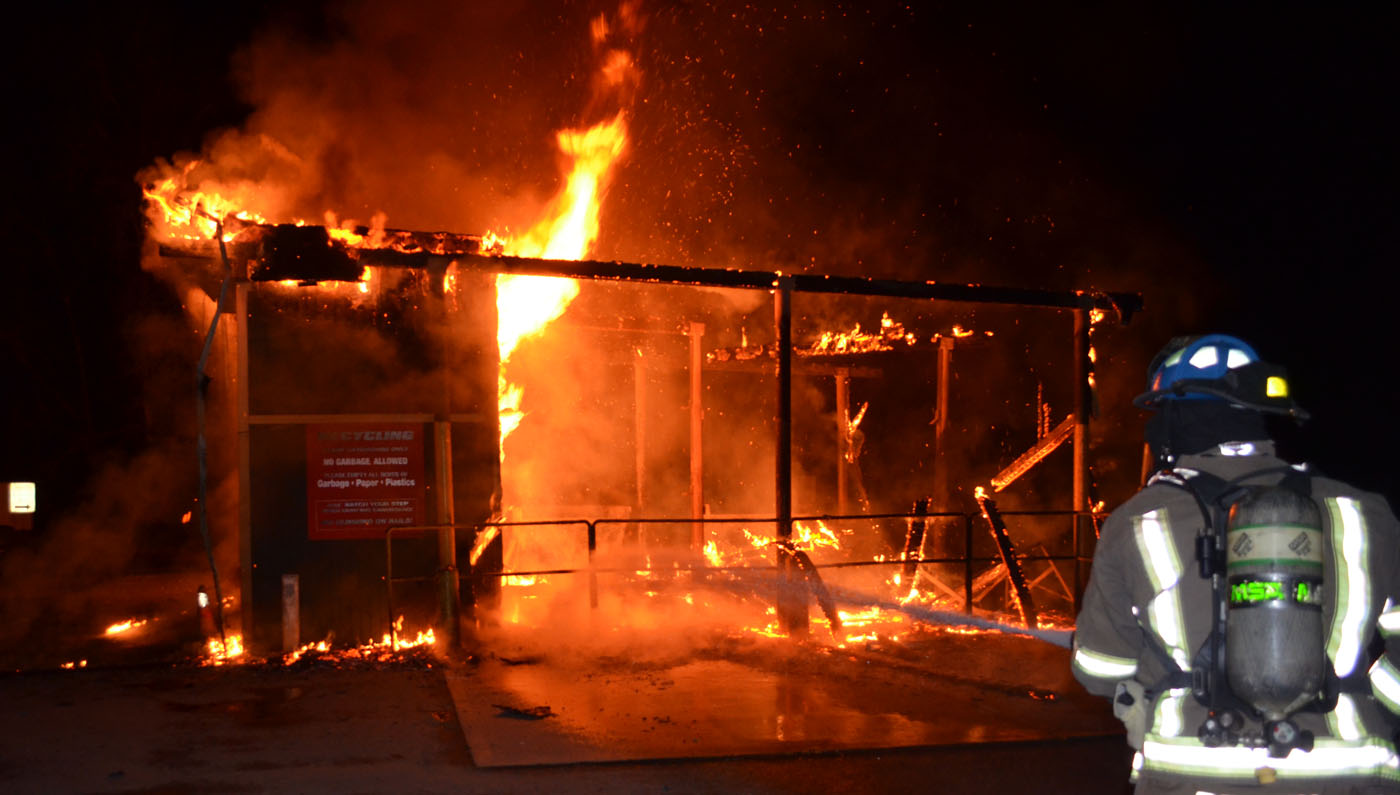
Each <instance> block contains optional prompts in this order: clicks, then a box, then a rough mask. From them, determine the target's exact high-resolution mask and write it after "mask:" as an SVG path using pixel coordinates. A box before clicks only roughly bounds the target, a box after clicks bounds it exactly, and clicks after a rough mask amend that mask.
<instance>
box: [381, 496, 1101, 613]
mask: <svg viewBox="0 0 1400 795" xmlns="http://www.w3.org/2000/svg"><path fill="white" fill-rule="evenodd" d="M1001 515H1002V516H1003V517H1008V518H1012V517H1063V518H1067V519H1069V520H1070V523H1071V532H1070V543H1071V551H1070V553H1069V554H1060V555H1052V554H1049V553H1048V552H1047V553H1044V554H1025V553H1018V554H1017V556H1016V557H1017V559H1019V560H1020V561H1021V562H1022V563H1038V562H1044V563H1049V564H1051V570H1052V571H1054V572H1055V573H1056V576H1059V573H1058V569H1056V568H1055V564H1057V563H1070V564H1072V568H1073V584H1072V585H1070V584H1069V583H1065V582H1064V580H1063V577H1061V578H1060V580H1061V584H1062V585H1063V586H1064V587H1066V589H1067V590H1070V591H1072V601H1073V603H1074V609H1075V610H1076V611H1077V610H1078V607H1079V598H1080V595H1081V591H1082V583H1081V577H1080V571H1081V569H1082V567H1083V564H1085V563H1088V562H1090V561H1091V560H1092V552H1090V553H1088V554H1086V553H1085V552H1084V551H1083V549H1082V546H1083V544H1082V536H1081V533H1080V526H1081V521H1083V520H1086V519H1087V520H1088V521H1090V522H1093V521H1094V519H1095V518H1096V517H1097V515H1096V514H1093V513H1091V512H1088V511H1001ZM891 519H900V520H905V521H910V522H912V521H918V520H922V521H929V520H939V519H942V520H958V521H959V522H960V523H961V525H962V529H963V552H962V554H961V555H956V556H946V555H944V556H938V557H924V556H923V555H922V554H920V555H919V556H918V557H915V558H908V557H905V556H897V557H894V558H891V559H871V560H851V561H834V562H826V563H822V564H820V565H818V566H816V568H818V569H850V568H861V567H870V566H905V565H909V564H914V565H916V566H917V565H924V564H933V565H954V564H960V565H961V568H962V574H963V578H962V579H963V589H962V590H963V592H962V601H963V611H964V612H966V613H969V614H970V613H972V611H973V605H974V602H975V594H974V592H973V583H974V580H975V579H976V578H975V575H974V570H975V569H977V568H979V567H983V566H986V565H987V564H997V563H999V562H1001V559H1000V558H999V557H997V556H993V555H976V554H974V552H975V547H976V537H977V531H976V529H975V527H976V525H977V523H978V522H979V521H980V520H981V519H982V516H981V514H979V513H965V512H961V511H943V512H936V513H882V514H844V515H842V514H819V515H811V516H794V517H793V518H792V521H793V524H794V525H795V524H798V523H804V522H807V523H810V522H868V521H878V520H891ZM777 523H778V519H777V518H775V517H706V518H703V519H694V518H636V519H550V520H540V521H525V522H516V521H510V522H507V521H501V522H468V523H460V524H443V525H403V526H397V527H390V528H388V530H386V531H385V534H384V566H385V570H384V586H385V600H386V602H387V604H388V609H389V627H390V635H391V638H392V637H393V636H394V634H395V632H396V630H395V627H394V623H395V620H396V619H395V615H394V612H395V611H394V596H393V586H394V583H396V582H424V581H428V580H431V579H433V578H434V577H436V576H439V575H440V574H441V572H442V569H438V570H437V571H435V572H434V573H432V574H428V575H418V576H411V577H395V576H394V573H393V568H394V553H393V540H394V535H395V534H396V533H407V532H435V533H440V532H443V531H446V530H460V529H472V530H475V531H476V532H477V533H481V532H483V531H486V530H487V529H488V528H495V529H496V530H497V531H501V530H504V529H507V528H526V527H568V526H578V527H580V528H581V529H583V530H584V531H585V532H586V534H587V543H588V559H587V564H586V565H585V567H584V568H581V569H580V568H550V569H527V570H505V569H502V570H500V571H479V570H477V568H476V567H475V566H473V565H471V564H470V563H469V564H468V567H467V568H468V573H467V574H466V575H463V574H462V571H461V568H460V567H457V577H458V581H459V583H460V581H461V580H462V579H463V577H465V578H466V579H467V580H469V581H470V582H472V583H475V582H477V581H480V580H483V579H486V578H496V579H504V578H507V577H536V576H542V575H553V574H568V575H572V574H587V575H588V577H589V584H588V593H589V605H590V607H595V608H596V607H597V606H598V575H599V574H634V573H636V572H637V571H638V569H637V568H636V567H635V566H633V567H605V568H600V567H598V566H597V565H595V556H596V554H597V551H598V530H599V528H600V527H607V526H613V525H618V526H623V527H627V526H635V527H637V528H638V529H639V530H640V528H642V527H644V526H648V525H686V526H692V525H695V524H704V525H736V524H738V525H777ZM777 543H778V541H777V540H776V539H775V540H774V541H772V542H770V543H769V546H776V545H777ZM1042 549H1043V547H1042ZM695 554H696V555H699V554H700V552H699V551H698V550H695ZM454 566H455V562H454ZM755 568H758V567H756V566H752V565H720V566H717V565H711V564H708V563H702V564H700V565H696V564H694V563H686V564H682V563H681V562H679V561H677V562H676V565H675V568H674V569H673V570H674V571H712V572H727V571H748V570H753V569H755ZM1042 579H1043V577H1042ZM1037 581H1038V580H1037Z"/></svg>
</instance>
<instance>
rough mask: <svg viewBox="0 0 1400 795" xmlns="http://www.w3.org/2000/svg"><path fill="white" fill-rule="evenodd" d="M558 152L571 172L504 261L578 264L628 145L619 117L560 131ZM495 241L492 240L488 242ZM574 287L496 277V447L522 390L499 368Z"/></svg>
mask: <svg viewBox="0 0 1400 795" xmlns="http://www.w3.org/2000/svg"><path fill="white" fill-rule="evenodd" d="M558 143H559V151H561V152H562V153H564V154H565V155H567V156H568V157H569V158H571V159H572V161H573V168H572V171H571V172H570V174H569V177H568V180H567V182H566V183H565V185H564V187H563V189H562V190H561V191H560V193H559V195H558V196H556V197H555V198H554V201H552V202H551V203H550V208H551V209H550V211H549V212H548V214H547V215H546V216H545V218H543V219H542V220H540V221H539V222H538V223H536V224H535V225H534V226H533V227H532V228H531V229H530V230H529V231H528V232H526V233H525V234H524V235H523V236H521V237H520V238H519V239H517V240H509V241H503V249H504V251H505V253H506V254H507V255H510V256H514V257H533V258H543V259H569V260H577V259H583V258H584V257H586V256H587V255H588V252H589V249H590V248H591V246H592V245H593V242H594V241H595V240H597V238H598V209H599V206H600V205H601V203H602V197H603V194H604V193H605V191H606V188H607V182H608V177H609V174H610V173H611V171H612V167H613V165H614V164H616V163H617V160H618V158H619V157H620V156H621V155H622V152H623V150H624V149H625V148H626V145H627V123H626V120H625V119H624V118H623V115H622V114H621V113H619V114H618V115H616V116H614V117H613V118H612V119H611V120H610V121H605V122H600V123H599V124H595V125H594V126H592V127H589V128H587V129H581V130H562V131H560V133H559V135H558ZM491 239H492V240H495V237H494V236H491ZM578 290H579V287H578V282H577V281H575V280H573V279H563V278H557V277H552V276H517V275H510V274H501V275H500V276H497V277H496V314H497V318H498V323H499V326H498V330H497V332H496V343H497V345H498V347H499V349H500V354H501V373H500V378H499V381H498V403H499V410H500V414H501V443H502V445H504V444H505V440H506V437H507V436H509V435H510V433H511V431H513V430H515V428H516V427H518V426H519V425H520V421H521V420H522V419H524V414H523V413H522V412H521V410H520V399H521V396H522V390H521V388H520V387H519V386H517V385H515V384H512V383H510V381H509V380H508V379H507V378H506V375H505V366H506V363H507V362H508V361H510V357H511V354H512V353H513V352H514V351H515V348H516V346H517V345H519V344H520V341H521V340H523V339H525V338H526V337H529V336H532V335H535V334H539V333H540V332H541V331H543V330H544V329H545V328H546V327H548V326H549V324H550V323H553V322H554V321H555V320H556V319H558V318H559V316H560V315H562V314H564V310H565V309H567V308H568V306H569V303H570V302H572V301H573V300H574V298H575V297H576V296H577V295H578Z"/></svg>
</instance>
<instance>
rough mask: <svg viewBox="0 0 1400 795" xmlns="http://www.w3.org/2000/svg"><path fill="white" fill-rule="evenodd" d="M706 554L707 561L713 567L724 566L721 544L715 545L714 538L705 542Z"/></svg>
mask: <svg viewBox="0 0 1400 795" xmlns="http://www.w3.org/2000/svg"><path fill="white" fill-rule="evenodd" d="M704 552H705V560H708V561H709V562H710V565H711V566H723V565H724V556H723V555H721V554H720V553H719V544H717V543H715V540H714V539H713V538H711V539H710V540H708V541H706V542H705V549H704Z"/></svg>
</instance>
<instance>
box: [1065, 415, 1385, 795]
mask: <svg viewBox="0 0 1400 795" xmlns="http://www.w3.org/2000/svg"><path fill="white" fill-rule="evenodd" d="M1287 466H1288V464H1287V462H1285V461H1283V460H1282V459H1280V458H1278V457H1277V456H1276V455H1275V453H1274V447H1273V444H1272V443H1271V442H1253V443H1231V444H1226V445H1220V446H1219V447H1218V448H1216V449H1214V450H1212V451H1210V452H1208V453H1205V454H1201V455H1190V456H1183V457H1182V458H1181V459H1180V461H1179V462H1178V464H1177V466H1176V468H1175V470H1173V471H1172V473H1171V474H1170V475H1168V476H1163V475H1159V476H1157V477H1154V478H1153V480H1152V481H1149V484H1148V485H1147V486H1146V487H1145V488H1143V489H1142V490H1141V491H1139V492H1138V493H1137V494H1136V495H1134V496H1133V497H1132V498H1131V499H1130V500H1128V501H1127V502H1126V503H1124V504H1123V505H1122V506H1121V507H1120V508H1118V509H1117V510H1116V511H1114V512H1113V513H1112V515H1110V516H1109V517H1108V519H1107V520H1106V522H1105V523H1104V525H1103V528H1102V532H1101V533H1100V538H1099V542H1098V548H1097V550H1096V551H1095V554H1094V561H1093V569H1092V572H1091V574H1090V578H1089V584H1088V587H1087V589H1086V591H1085V594H1084V600H1083V607H1082V610H1081V612H1080V614H1079V617H1078V620H1077V622H1076V631H1075V637H1074V650H1073V662H1072V665H1073V670H1074V675H1075V677H1076V678H1077V679H1078V680H1079V681H1080V683H1082V684H1083V685H1084V687H1085V688H1087V689H1088V690H1089V691H1090V692H1091V693H1095V694H1097V695H1102V696H1106V697H1109V698H1113V697H1114V695H1115V689H1116V688H1117V689H1119V690H1120V692H1121V688H1119V685H1120V683H1131V682H1136V683H1138V684H1140V685H1141V687H1142V688H1144V689H1145V690H1146V694H1145V698H1142V699H1140V700H1141V701H1142V702H1143V703H1142V707H1143V708H1144V709H1145V715H1143V716H1142V717H1145V725H1141V726H1139V727H1138V728H1139V732H1140V735H1139V734H1138V733H1137V732H1134V731H1133V727H1132V726H1131V725H1130V727H1129V735H1130V741H1136V740H1137V739H1138V736H1140V738H1141V747H1140V748H1139V749H1138V753H1137V754H1136V756H1135V758H1134V760H1133V774H1132V775H1133V778H1134V780H1135V781H1137V782H1138V789H1139V791H1173V792H1174V791H1183V792H1194V791H1195V789H1201V790H1207V791H1211V792H1218V791H1220V790H1221V788H1225V789H1227V790H1229V791H1232V792H1233V791H1236V790H1243V791H1250V792H1252V791H1280V792H1312V791H1322V790H1329V791H1330V790H1332V789H1334V788H1336V787H1338V786H1341V787H1343V790H1342V791H1352V789H1351V788H1353V787H1355V788H1356V789H1355V790H1354V791H1368V792H1369V791H1371V789H1370V788H1371V787H1375V788H1377V789H1376V790H1375V791H1380V792H1400V758H1397V756H1396V749H1395V745H1394V732H1395V729H1396V727H1397V725H1400V724H1398V723H1397V716H1400V523H1397V520H1396V517H1395V515H1394V514H1393V513H1392V512H1391V510H1390V507H1389V505H1388V504H1387V503H1386V501H1385V500H1384V499H1383V498H1382V497H1379V496H1377V495H1374V494H1369V493H1366V492H1363V491H1360V490H1357V489H1354V488H1351V487H1350V486H1348V485H1346V484H1344V483H1341V482H1338V481H1335V480H1331V479H1328V478H1325V477H1320V476H1314V477H1312V479H1311V486H1312V496H1313V499H1314V501H1316V502H1317V504H1318V507H1319V508H1320V509H1321V513H1322V518H1323V533H1324V539H1325V540H1326V543H1325V544H1324V546H1325V549H1324V558H1323V576H1324V583H1323V608H1322V609H1323V621H1322V627H1323V633H1324V639H1325V640H1324V643H1325V648H1326V652H1327V657H1328V660H1329V662H1330V665H1331V666H1332V668H1333V670H1334V671H1335V673H1336V675H1337V678H1338V679H1339V680H1340V682H1341V688H1340V689H1341V691H1342V692H1341V693H1340V695H1339V696H1338V700H1337V705H1336V707H1335V708H1334V709H1333V710H1332V711H1330V712H1326V713H1323V712H1300V713H1297V714H1295V715H1294V716H1293V717H1292V720H1293V721H1294V722H1295V723H1297V724H1298V726H1299V728H1301V729H1304V730H1309V731H1311V732H1313V734H1314V736H1315V737H1316V742H1315V746H1314V748H1313V750H1311V751H1307V752H1305V751H1302V750H1300V749H1294V750H1293V751H1292V752H1291V753H1289V754H1288V755H1287V756H1286V757H1281V758H1279V757H1271V756H1269V755H1268V751H1267V750H1266V749H1265V748H1250V747H1245V746H1220V747H1214V748H1212V747H1207V745H1206V744H1205V743H1204V742H1203V741H1202V740H1201V739H1199V737H1198V730H1199V728H1200V726H1201V724H1202V722H1203V721H1204V719H1205V717H1206V708H1205V707H1204V706H1202V705H1201V704H1199V703H1198V702H1197V701H1196V699H1195V698H1194V697H1193V695H1192V693H1191V688H1190V687H1189V686H1188V687H1180V686H1173V685H1172V683H1171V681H1170V677H1169V675H1170V674H1171V673H1172V665H1171V664H1169V663H1168V662H1167V658H1168V657H1169V658H1170V659H1171V660H1173V661H1174V662H1175V666H1176V667H1179V668H1180V669H1181V670H1182V671H1188V672H1189V671H1190V670H1191V667H1192V661H1193V660H1194V659H1195V657H1196V653H1197V651H1198V650H1199V649H1200V648H1201V646H1202V644H1203V643H1204V642H1205V641H1206V640H1207V638H1208V636H1209V634H1210V630H1211V615H1212V613H1211V601H1212V593H1211V583H1210V580H1209V579H1206V578H1203V577H1201V576H1200V574H1199V571H1198V568H1197V563H1196V559H1195V542H1196V537H1197V535H1198V534H1199V533H1200V532H1201V530H1202V527H1203V525H1204V524H1205V522H1204V519H1203V517H1202V514H1201V509H1200V507H1199V505H1198V503H1197V502H1196V499H1195V498H1194V497H1193V496H1192V495H1191V493H1190V492H1188V491H1186V490H1184V489H1182V488H1180V487H1178V486H1174V485H1170V484H1169V483H1167V482H1164V480H1167V479H1170V478H1171V477H1176V478H1178V479H1182V480H1186V481H1189V479H1190V478H1191V477H1192V476H1193V475H1195V474H1196V473H1199V472H1208V473H1211V474H1213V475H1216V476H1218V477H1220V478H1223V479H1225V480H1236V479H1239V478H1243V480H1242V481H1240V482H1242V483H1244V484H1247V485H1263V486H1267V485H1273V484H1276V483H1277V482H1278V481H1279V480H1281V479H1282V478H1283V475H1284V474H1286V469H1285V468H1286V467H1287ZM1153 644H1155V645H1156V646H1157V648H1156V649H1154V648H1153ZM1176 684H1177V685H1180V684H1181V679H1180V678H1179V677H1178V679H1177V680H1176ZM1116 700H1117V701H1118V702H1119V703H1120V707H1119V709H1120V711H1121V710H1122V706H1121V703H1122V702H1123V701H1131V700H1132V699H1116ZM1125 722H1127V718H1126V717H1125ZM1185 785H1194V788H1191V787H1188V786H1185ZM1177 787H1180V789H1179V790H1178V789H1177Z"/></svg>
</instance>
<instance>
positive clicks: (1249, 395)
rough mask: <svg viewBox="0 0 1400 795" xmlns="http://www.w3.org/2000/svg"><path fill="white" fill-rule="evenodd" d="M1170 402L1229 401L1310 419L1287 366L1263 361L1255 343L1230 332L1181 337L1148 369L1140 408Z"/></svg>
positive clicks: (1251, 407)
mask: <svg viewBox="0 0 1400 795" xmlns="http://www.w3.org/2000/svg"><path fill="white" fill-rule="evenodd" d="M1168 400H1215V401H1224V402H1226V403H1229V404H1230V405H1232V406H1234V407H1236V408H1243V409H1250V410H1253V411H1260V412H1264V413H1268V414H1285V415H1288V416H1290V417H1294V418H1295V419H1299V420H1302V419H1306V418H1307V416H1308V415H1307V412H1305V411H1303V410H1302V409H1301V408H1299V407H1298V405H1297V404H1296V403H1294V402H1293V398H1292V397H1290V396H1289V389H1288V376H1287V375H1286V373H1285V372H1284V369H1283V368H1282V367H1279V366H1277V365H1272V364H1269V363H1267V362H1264V361H1262V360H1260V358H1259V354H1257V353H1255V351H1254V348H1253V347H1252V346H1250V344H1249V343H1247V342H1245V341H1244V340H1242V339H1239V338H1237V337H1231V336H1229V335H1226V334H1206V335H1205V336H1200V337H1177V338H1176V339H1174V340H1172V341H1171V342H1169V343H1167V346H1166V347H1165V348H1163V349H1162V351H1161V352H1160V353H1158V354H1157V357H1156V358H1155V359H1153V360H1152V365H1151V366H1150V367H1149V368H1148V382H1147V391H1146V392H1144V393H1142V394H1141V395H1138V396H1137V397H1136V398H1134V399H1133V405H1135V406H1138V407H1139V408H1157V407H1158V406H1160V405H1161V404H1162V402H1163V401H1168Z"/></svg>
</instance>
